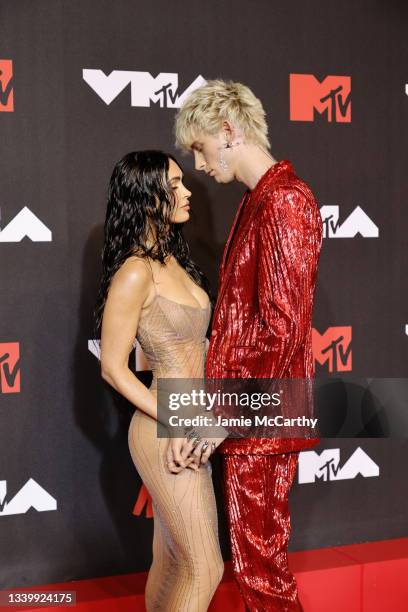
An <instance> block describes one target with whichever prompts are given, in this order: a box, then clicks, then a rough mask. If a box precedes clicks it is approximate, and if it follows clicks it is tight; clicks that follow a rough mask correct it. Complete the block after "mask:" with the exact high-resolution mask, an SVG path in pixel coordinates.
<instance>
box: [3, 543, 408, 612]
mask: <svg viewBox="0 0 408 612" xmlns="http://www.w3.org/2000/svg"><path fill="white" fill-rule="evenodd" d="M289 559H290V566H291V568H292V570H293V571H294V573H295V574H296V578H297V581H298V586H299V594H300V599H301V601H302V604H303V607H304V610H305V612H406V610H408V538H400V539H395V540H385V541H382V542H369V543H366V544H353V545H350V546H336V547H332V548H321V549H316V550H309V551H304V552H297V553H291V554H290V555H289ZM145 580H146V574H144V573H143V574H126V575H123V576H111V577H109V578H96V579H94V580H76V581H73V582H67V583H60V584H49V585H42V586H41V587H40V586H37V587H31V588H32V589H44V590H58V589H61V590H73V591H76V593H77V605H76V606H75V608H73V607H70V608H67V609H75V610H79V611H80V612H139V611H140V612H143V610H144V609H145V608H144V605H143V589H144V583H145ZM3 609H5V608H3ZM10 609H14V610H17V609H20V610H35V609H39V608H38V607H37V608H33V607H23V608H14V607H13V608H10ZM46 609H47V610H48V611H49V612H61V609H63V608H61V607H60V606H58V607H51V606H47V608H46ZM209 610H210V611H211V612H244V607H243V605H242V602H241V598H240V595H239V592H238V590H237V587H236V586H235V583H234V581H233V577H232V570H231V564H230V563H226V568H225V574H224V578H223V581H222V583H221V584H220V586H219V588H218V590H217V592H216V594H215V596H214V599H213V601H212V603H211V606H210V608H209Z"/></svg>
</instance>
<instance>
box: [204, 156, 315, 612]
mask: <svg viewBox="0 0 408 612" xmlns="http://www.w3.org/2000/svg"><path fill="white" fill-rule="evenodd" d="M322 233H323V227H322V220H321V216H320V212H319V209H318V207H317V204H316V201H315V199H314V197H313V194H312V192H311V191H310V189H309V187H308V186H307V185H306V183H304V181H302V180H301V179H299V178H298V177H297V176H296V175H295V173H294V169H293V166H292V164H291V163H290V162H289V161H280V162H278V163H276V164H274V165H273V166H272V167H271V168H270V169H269V170H268V171H267V172H266V173H265V174H264V175H263V176H262V177H261V179H260V180H259V181H258V183H257V185H256V186H255V188H254V189H253V190H252V191H246V193H245V195H244V197H243V199H242V201H241V203H240V206H239V208H238V210H237V213H236V216H235V220H234V223H233V225H232V228H231V231H230V235H229V237H228V241H227V243H226V245H225V249H224V255H223V261H222V265H221V270H220V284H219V294H218V300H217V304H216V307H215V310H214V316H213V324H212V338H211V342H210V346H209V349H208V353H207V362H206V375H207V377H208V378H236V377H240V378H292V377H293V378H309V377H312V376H313V374H314V364H313V356H312V310H313V301H314V292H315V282H316V273H317V264H318V260H319V254H320V248H321V243H322ZM319 440H320V439H319V438H313V439H297V438H292V439H290V438H287V439H276V438H271V439H263V438H262V439H254V438H251V439H235V440H234V439H227V440H225V441H224V442H223V443H222V444H221V446H220V447H219V451H220V452H221V453H223V464H224V485H225V495H226V506H227V513H228V519H229V527H230V536H231V548H232V557H233V565H234V572H235V577H236V579H237V581H238V585H239V587H240V590H241V593H242V595H243V597H244V600H245V603H246V606H247V609H248V610H251V612H252V611H259V612H261V611H262V612H264V611H266V610H268V611H275V610H276V611H278V610H279V611H287V612H289V611H290V612H292V611H296V612H298V611H299V610H302V607H301V605H300V602H299V600H298V595H297V587H296V581H295V578H294V576H293V575H292V574H291V572H290V571H289V569H288V566H287V545H288V540H289V535H290V515H289V508H288V495H289V491H290V487H291V485H292V482H293V479H294V475H295V471H296V467H297V460H298V455H299V454H298V451H300V450H303V449H307V448H311V447H313V446H315V445H316V444H317V443H318V442H319Z"/></svg>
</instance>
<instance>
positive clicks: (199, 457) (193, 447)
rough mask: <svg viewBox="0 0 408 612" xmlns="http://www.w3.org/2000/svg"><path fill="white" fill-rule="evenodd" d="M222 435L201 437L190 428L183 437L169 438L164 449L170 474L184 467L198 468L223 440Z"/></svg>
mask: <svg viewBox="0 0 408 612" xmlns="http://www.w3.org/2000/svg"><path fill="white" fill-rule="evenodd" d="M227 435H228V434H227V432H226V435H225V436H224V437H220V438H212V437H206V438H202V437H201V436H200V435H199V434H198V433H197V432H196V431H195V430H191V431H190V432H189V433H188V434H187V435H186V436H185V437H184V438H170V439H169V442H168V445H167V450H166V457H165V460H166V464H167V467H168V469H169V471H170V472H171V473H172V474H178V473H179V472H181V471H182V470H183V469H184V468H186V467H188V468H190V469H192V470H198V469H199V468H200V466H201V465H204V464H205V463H207V461H208V460H209V458H210V456H211V455H212V453H213V452H214V451H215V449H216V448H217V447H218V446H219V445H220V444H221V442H223V440H225V438H226V437H227Z"/></svg>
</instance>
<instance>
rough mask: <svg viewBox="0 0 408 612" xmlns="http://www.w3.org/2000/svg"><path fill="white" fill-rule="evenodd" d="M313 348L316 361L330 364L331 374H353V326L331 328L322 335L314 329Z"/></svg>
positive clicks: (321, 363)
mask: <svg viewBox="0 0 408 612" xmlns="http://www.w3.org/2000/svg"><path fill="white" fill-rule="evenodd" d="M312 347H313V349H312V350H313V357H314V358H315V360H316V361H318V362H319V363H320V365H323V364H325V363H328V366H329V372H351V368H352V364H351V357H352V353H351V325H348V326H345V327H329V328H328V329H327V330H326V331H325V332H324V334H322V335H320V334H319V332H318V331H316V330H315V329H314V328H313V329H312Z"/></svg>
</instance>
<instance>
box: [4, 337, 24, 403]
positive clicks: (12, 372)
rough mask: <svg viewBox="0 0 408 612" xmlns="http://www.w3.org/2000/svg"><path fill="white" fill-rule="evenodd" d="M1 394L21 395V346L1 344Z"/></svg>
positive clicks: (17, 344)
mask: <svg viewBox="0 0 408 612" xmlns="http://www.w3.org/2000/svg"><path fill="white" fill-rule="evenodd" d="M0 392H1V393H20V344H19V342H1V343H0Z"/></svg>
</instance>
